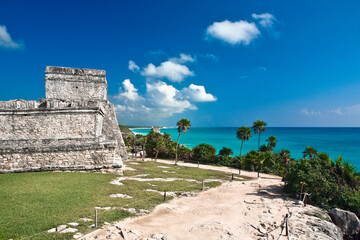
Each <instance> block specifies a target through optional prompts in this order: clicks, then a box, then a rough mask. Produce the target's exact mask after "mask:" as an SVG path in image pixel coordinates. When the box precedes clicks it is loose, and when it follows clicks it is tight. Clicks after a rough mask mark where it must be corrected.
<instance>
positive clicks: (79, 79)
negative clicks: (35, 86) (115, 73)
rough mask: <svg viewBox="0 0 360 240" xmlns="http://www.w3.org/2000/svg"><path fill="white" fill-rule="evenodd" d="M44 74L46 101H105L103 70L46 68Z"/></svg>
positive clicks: (105, 89) (105, 84) (105, 86)
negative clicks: (54, 99)
mask: <svg viewBox="0 0 360 240" xmlns="http://www.w3.org/2000/svg"><path fill="white" fill-rule="evenodd" d="M45 74H46V77H45V89H46V98H47V99H51V98H56V99H66V100H80V101H83V100H94V101H96V100H106V99H107V83H106V78H105V71H103V70H93V69H77V68H64V67H50V66H47V67H46V71H45Z"/></svg>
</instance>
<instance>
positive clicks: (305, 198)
mask: <svg viewBox="0 0 360 240" xmlns="http://www.w3.org/2000/svg"><path fill="white" fill-rule="evenodd" d="M306 200H307V193H305V196H304V207H306Z"/></svg>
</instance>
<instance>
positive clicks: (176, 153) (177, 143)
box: [175, 133, 181, 165]
mask: <svg viewBox="0 0 360 240" xmlns="http://www.w3.org/2000/svg"><path fill="white" fill-rule="evenodd" d="M180 135H181V133H179V136H178V139H177V142H176V151H175V156H176V157H175V165H177V162H178V146H179V140H180Z"/></svg>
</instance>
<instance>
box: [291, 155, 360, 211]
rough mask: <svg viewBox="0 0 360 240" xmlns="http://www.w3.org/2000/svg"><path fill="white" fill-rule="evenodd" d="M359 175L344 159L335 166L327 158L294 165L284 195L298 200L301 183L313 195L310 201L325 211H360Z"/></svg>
mask: <svg viewBox="0 0 360 240" xmlns="http://www.w3.org/2000/svg"><path fill="white" fill-rule="evenodd" d="M358 175H359V173H358V172H356V171H355V168H354V167H353V166H351V164H349V163H348V162H346V161H345V162H344V161H342V157H340V158H338V159H337V160H336V161H335V162H333V161H332V160H331V159H330V158H328V156H326V154H321V153H319V154H317V155H316V156H312V158H311V159H310V158H309V159H300V160H299V161H298V162H297V161H294V162H292V163H291V165H290V168H289V172H288V173H287V176H286V184H285V186H284V191H285V192H287V193H289V194H291V195H293V196H296V194H297V193H299V192H300V189H301V184H300V182H305V183H306V184H305V185H304V191H305V192H308V193H310V194H311V198H310V199H309V201H310V202H311V203H313V204H316V205H319V206H320V207H323V208H326V209H328V208H334V207H338V208H342V209H346V210H350V211H354V212H356V211H358V209H359V208H360V184H359V181H358V177H357V176H358Z"/></svg>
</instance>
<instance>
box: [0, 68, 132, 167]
mask: <svg viewBox="0 0 360 240" xmlns="http://www.w3.org/2000/svg"><path fill="white" fill-rule="evenodd" d="M45 75H46V77H45V89H46V98H45V99H39V101H25V100H12V101H6V102H1V101H0V173H7V172H26V171H47V170H90V169H102V168H119V167H121V166H122V159H126V158H127V155H126V149H125V144H124V141H123V138H122V135H121V132H120V129H119V126H118V122H117V120H116V115H115V111H114V106H113V105H112V104H111V103H110V102H109V101H108V100H107V82H106V76H105V75H106V72H105V71H103V70H92V69H76V68H64V67H49V66H48V67H46V71H45Z"/></svg>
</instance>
